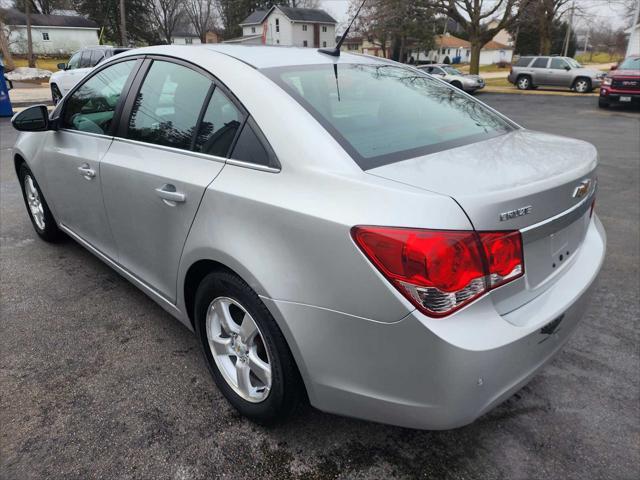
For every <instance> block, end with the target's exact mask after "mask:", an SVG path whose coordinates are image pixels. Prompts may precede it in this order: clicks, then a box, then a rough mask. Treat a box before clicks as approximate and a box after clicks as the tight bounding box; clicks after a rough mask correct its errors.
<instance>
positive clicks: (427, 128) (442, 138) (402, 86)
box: [262, 63, 513, 170]
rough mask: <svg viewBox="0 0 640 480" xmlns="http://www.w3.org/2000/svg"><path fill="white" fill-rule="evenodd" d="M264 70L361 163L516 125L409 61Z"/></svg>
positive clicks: (365, 166) (369, 164) (434, 147)
mask: <svg viewBox="0 0 640 480" xmlns="http://www.w3.org/2000/svg"><path fill="white" fill-rule="evenodd" d="M334 68H335V70H334ZM262 71H263V72H264V73H265V74H266V75H267V76H268V77H269V78H271V79H272V80H274V81H275V82H276V83H277V84H278V85H280V86H281V87H282V88H283V89H284V90H285V91H286V92H287V93H289V94H290V95H291V96H292V97H293V98H294V99H296V100H297V101H298V102H299V103H300V104H301V105H302V106H303V107H304V108H305V109H306V110H307V111H308V112H309V113H310V114H311V115H313V116H314V118H316V120H318V122H319V123H320V124H321V125H322V126H323V127H324V128H325V129H326V130H327V131H328V132H329V133H330V134H331V135H333V137H334V138H335V139H336V140H337V141H338V142H339V143H340V144H341V145H342V147H343V148H344V149H345V150H346V151H347V152H348V153H349V154H350V155H351V157H352V158H353V159H354V160H355V161H356V163H357V164H358V165H359V166H360V167H361V168H363V169H365V170H366V169H369V168H374V167H376V166H380V165H384V164H387V163H392V162H396V161H400V160H404V159H407V158H412V157H416V156H420V155H426V154H428V153H433V152H435V151H441V150H446V149H448V148H453V147H455V146H460V145H465V144H467V143H472V142H474V141H480V140H484V139H487V138H490V137H492V136H496V135H500V134H502V133H505V132H506V131H509V130H511V129H512V128H513V127H512V126H511V125H510V124H509V123H507V122H506V121H505V120H504V119H503V118H502V117H500V116H499V115H497V114H495V113H493V112H492V111H490V110H489V109H488V108H486V107H484V106H483V105H482V104H481V103H479V102H477V101H474V100H473V99H470V98H468V97H467V96H465V95H464V94H462V93H460V92H459V91H458V90H457V89H455V88H453V87H450V86H449V85H446V84H444V83H443V82H441V81H439V80H436V79H434V78H432V77H430V76H427V75H425V74H424V73H422V72H419V71H417V70H414V69H410V68H405V67H399V66H395V65H388V64H381V63H372V64H333V65H328V64H322V65H309V66H296V67H285V68H271V69H264V70H262Z"/></svg>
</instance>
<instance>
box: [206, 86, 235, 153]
mask: <svg viewBox="0 0 640 480" xmlns="http://www.w3.org/2000/svg"><path fill="white" fill-rule="evenodd" d="M242 121H243V115H242V114H241V113H240V111H239V110H238V109H237V108H236V106H235V105H234V104H233V102H232V101H231V100H229V98H227V96H226V95H225V94H224V93H223V92H222V90H220V88H216V89H215V90H214V91H213V95H211V100H209V105H207V110H206V112H205V114H204V117H203V118H202V123H201V124H200V128H199V130H198V134H197V136H196V143H195V151H196V152H202V153H207V154H209V155H216V156H218V157H226V156H227V154H228V153H229V148H230V147H231V144H232V143H233V139H234V138H235V137H236V132H237V131H238V129H239V128H240V125H241V124H242Z"/></svg>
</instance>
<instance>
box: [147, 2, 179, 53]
mask: <svg viewBox="0 0 640 480" xmlns="http://www.w3.org/2000/svg"><path fill="white" fill-rule="evenodd" d="M182 3H183V0H148V11H149V17H150V20H151V22H152V23H153V27H155V29H156V30H157V31H158V32H159V34H160V37H161V38H162V40H163V41H165V42H166V43H167V44H171V37H172V36H173V32H174V31H175V29H176V27H177V26H178V24H179V22H180V20H181V18H182V16H183V15H184V9H183V6H182Z"/></svg>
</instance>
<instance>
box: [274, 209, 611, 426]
mask: <svg viewBox="0 0 640 480" xmlns="http://www.w3.org/2000/svg"><path fill="white" fill-rule="evenodd" d="M605 243H606V240H605V233H604V229H603V228H602V225H601V224H600V222H599V220H597V217H595V216H594V220H593V221H592V222H591V223H590V226H589V229H588V232H587V235H586V237H585V240H584V242H583V244H582V246H581V248H580V251H579V253H577V255H576V257H575V261H574V263H573V264H572V265H571V266H570V268H568V269H567V271H566V272H565V274H564V275H563V276H562V277H561V278H559V279H558V281H557V282H556V283H555V284H554V285H553V286H552V287H550V288H549V289H548V290H547V291H546V292H544V293H542V294H541V295H539V296H538V297H537V298H535V299H534V300H532V301H530V302H529V303H527V304H526V305H524V306H523V307H521V308H519V309H517V310H516V311H514V312H511V313H509V314H508V315H516V316H522V315H525V316H529V317H530V321H528V322H526V326H516V325H515V324H514V322H511V321H508V319H506V318H505V317H502V316H500V315H499V314H498V313H497V312H496V311H495V308H493V305H492V301H491V296H490V295H487V296H486V297H485V298H482V299H480V300H479V301H478V302H476V303H474V304H472V305H470V306H469V307H468V308H465V309H462V310H460V311H459V312H457V313H456V314H455V315H453V316H452V317H449V318H447V319H443V320H433V319H429V318H427V317H425V316H423V315H422V314H420V313H418V312H417V311H413V312H411V313H410V314H408V315H407V316H406V317H405V318H404V319H403V320H401V321H399V322H396V323H391V324H389V323H380V322H375V321H371V320H368V319H365V318H361V317H354V316H351V315H347V314H344V313H340V312H336V311H332V310H327V309H321V308H316V307H310V306H308V305H301V304H297V303H292V302H282V301H275V300H271V299H264V301H265V303H266V304H267V306H268V307H269V309H270V310H271V312H272V313H273V314H274V317H275V318H276V320H277V321H278V323H279V324H280V326H281V328H282V330H283V333H284V334H285V337H287V340H288V342H289V345H290V347H291V350H292V352H293V354H294V357H295V358H296V361H297V362H298V366H299V368H300V371H301V374H302V376H303V379H304V382H305V385H306V387H307V392H308V394H309V399H310V401H311V403H312V405H314V406H315V407H317V408H319V409H321V410H324V411H328V412H332V413H337V414H340V415H347V416H352V417H358V418H363V419H367V420H372V421H377V422H382V423H390V424H394V425H400V426H404V427H410V428H422V429H448V428H455V427H459V426H462V425H465V424H468V423H470V422H472V421H473V420H475V419H476V418H478V417H479V416H480V415H482V414H483V413H485V412H487V411H488V410H490V409H491V408H493V407H494V406H495V405H497V404H499V403H500V402H502V401H504V400H505V399H507V398H508V397H509V396H511V395H512V394H513V393H514V392H515V391H517V390H518V389H520V388H521V387H522V386H523V385H524V384H525V383H526V382H527V381H528V380H529V379H530V378H531V377H532V376H533V375H534V374H535V373H536V372H537V370H538V369H540V368H541V367H542V366H543V365H544V364H545V363H546V362H547V361H549V359H551V358H552V357H553V355H554V354H555V353H556V352H557V351H558V350H559V349H560V347H561V346H562V345H563V344H564V343H565V342H566V341H567V340H568V338H569V336H570V335H571V333H572V332H573V331H574V330H575V328H576V326H577V325H578V323H579V321H580V319H581V318H582V316H583V313H584V311H585V308H586V306H587V303H588V299H589V296H590V294H589V291H590V286H591V285H592V283H593V281H594V280H595V278H596V276H597V273H598V271H599V270H600V266H601V264H602V261H603V258H604V252H605ZM551 322H552V323H551ZM550 323H551V325H550ZM519 324H520V325H522V323H519Z"/></svg>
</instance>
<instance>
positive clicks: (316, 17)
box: [240, 5, 338, 25]
mask: <svg viewBox="0 0 640 480" xmlns="http://www.w3.org/2000/svg"><path fill="white" fill-rule="evenodd" d="M274 8H276V6H273V7H271V8H270V9H269V10H256V11H255V12H253V13H252V14H251V15H249V16H248V17H247V18H245V19H244V20H243V21H242V22H240V25H256V24H259V23H262V22H264V19H265V18H267V17H268V16H269V15H270V14H271V12H272V11H273V9H274ZM277 8H279V9H280V10H281V11H282V13H284V14H285V15H286V16H287V18H288V19H289V20H293V21H294V22H313V23H333V24H337V23H338V22H336V20H335V19H334V18H333V17H332V16H331V15H329V14H328V13H327V12H325V11H324V10H321V9H319V8H293V7H285V6H283V5H277Z"/></svg>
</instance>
